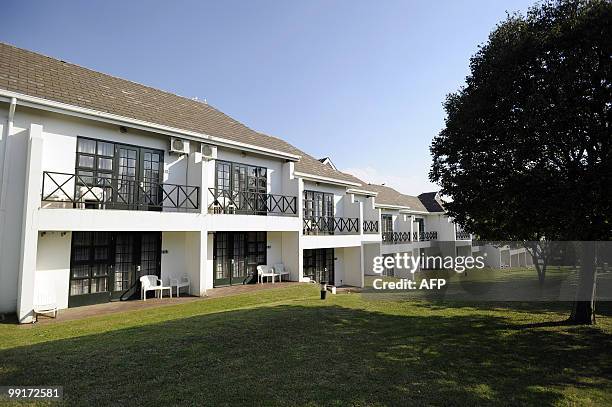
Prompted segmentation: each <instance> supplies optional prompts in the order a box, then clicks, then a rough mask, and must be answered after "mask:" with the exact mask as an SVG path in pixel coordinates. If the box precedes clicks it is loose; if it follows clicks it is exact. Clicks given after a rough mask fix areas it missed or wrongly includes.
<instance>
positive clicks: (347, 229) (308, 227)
mask: <svg viewBox="0 0 612 407" xmlns="http://www.w3.org/2000/svg"><path fill="white" fill-rule="evenodd" d="M303 228H304V234H305V235H335V234H358V233H359V218H340V217H335V216H304V220H303Z"/></svg>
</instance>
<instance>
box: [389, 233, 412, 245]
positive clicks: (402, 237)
mask: <svg viewBox="0 0 612 407" xmlns="http://www.w3.org/2000/svg"><path fill="white" fill-rule="evenodd" d="M382 242H383V244H399V243H406V242H410V232H383V233H382Z"/></svg>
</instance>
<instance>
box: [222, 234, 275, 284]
mask: <svg viewBox="0 0 612 407" xmlns="http://www.w3.org/2000/svg"><path fill="white" fill-rule="evenodd" d="M266 251H267V234H266V232H216V233H215V237H214V244H213V252H214V259H213V264H214V265H213V267H214V286H215V287H218V286H223V285H235V284H247V283H250V282H254V281H257V266H259V265H263V264H266Z"/></svg>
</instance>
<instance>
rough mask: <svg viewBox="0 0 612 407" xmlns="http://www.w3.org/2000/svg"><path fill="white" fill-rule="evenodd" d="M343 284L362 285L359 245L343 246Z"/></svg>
mask: <svg viewBox="0 0 612 407" xmlns="http://www.w3.org/2000/svg"><path fill="white" fill-rule="evenodd" d="M343 250H344V265H345V268H344V284H345V285H352V286H354V287H363V286H364V282H363V275H364V273H363V271H364V269H363V263H362V253H361V247H345V248H344V249H343Z"/></svg>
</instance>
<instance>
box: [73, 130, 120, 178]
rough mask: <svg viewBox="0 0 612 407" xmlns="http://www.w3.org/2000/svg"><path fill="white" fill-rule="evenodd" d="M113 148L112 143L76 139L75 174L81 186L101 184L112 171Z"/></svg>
mask: <svg viewBox="0 0 612 407" xmlns="http://www.w3.org/2000/svg"><path fill="white" fill-rule="evenodd" d="M114 157H115V147H114V145H113V144H112V143H107V142H104V141H98V140H92V139H87V138H82V137H79V138H78V139H77V160H76V174H77V175H79V176H80V177H81V181H82V182H81V184H89V185H91V184H93V183H94V180H95V182H96V183H97V184H100V185H101V184H103V181H102V178H111V177H112V176H113V169H114V164H113V163H114Z"/></svg>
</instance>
